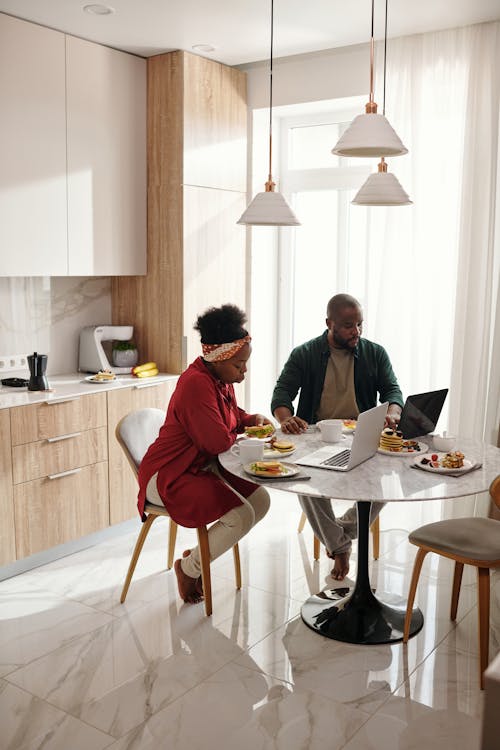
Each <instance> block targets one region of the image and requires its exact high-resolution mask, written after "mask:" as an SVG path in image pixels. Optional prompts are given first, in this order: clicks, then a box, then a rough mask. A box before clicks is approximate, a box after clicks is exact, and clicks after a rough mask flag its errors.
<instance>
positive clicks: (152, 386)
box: [134, 381, 163, 389]
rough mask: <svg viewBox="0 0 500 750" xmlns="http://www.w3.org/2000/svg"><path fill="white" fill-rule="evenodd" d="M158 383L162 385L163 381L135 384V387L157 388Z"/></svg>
mask: <svg viewBox="0 0 500 750" xmlns="http://www.w3.org/2000/svg"><path fill="white" fill-rule="evenodd" d="M162 382H163V381H162ZM157 385H161V383H141V384H140V385H134V388H137V389H140V388H156V386H157Z"/></svg>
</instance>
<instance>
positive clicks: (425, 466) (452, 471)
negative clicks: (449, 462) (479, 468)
mask: <svg viewBox="0 0 500 750" xmlns="http://www.w3.org/2000/svg"><path fill="white" fill-rule="evenodd" d="M433 455H436V456H438V458H439V460H441V458H442V457H443V456H446V453H439V452H438V451H435V452H434V453H425V454H424V455H423V456H418V457H415V459H414V461H413V463H414V464H415V466H417V467H418V468H419V469H423V470H424V471H430V472H432V473H433V474H461V473H462V472H465V471H469V470H470V469H472V467H473V466H474V464H475V461H470V460H469V459H468V458H464V465H463V466H461V467H460V468H459V469H447V468H445V467H444V466H440V467H439V469H435V468H434V467H433V466H431V465H430V464H422V459H423V458H428V459H429V460H430V458H431V456H433Z"/></svg>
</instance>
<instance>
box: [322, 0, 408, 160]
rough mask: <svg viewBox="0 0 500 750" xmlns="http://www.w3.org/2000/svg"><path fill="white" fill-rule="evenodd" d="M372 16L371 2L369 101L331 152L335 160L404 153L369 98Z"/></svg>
mask: <svg viewBox="0 0 500 750" xmlns="http://www.w3.org/2000/svg"><path fill="white" fill-rule="evenodd" d="M374 14H375V0H372V30H371V41H370V99H369V101H368V103H367V104H366V105H365V110H366V114H364V115H358V116H357V117H355V118H354V120H353V121H352V123H351V124H350V125H349V127H348V128H347V130H346V131H345V133H344V134H343V135H342V136H341V137H340V138H339V140H338V141H337V143H336V145H335V146H334V148H333V149H332V154H337V156H400V155H401V154H406V153H408V149H407V148H406V146H404V145H403V143H402V142H401V139H400V138H399V136H398V134H397V133H396V131H395V130H394V129H393V128H392V126H391V124H390V123H389V121H388V120H387V118H386V117H385V114H382V115H379V114H377V104H376V102H375V101H374V98H373V58H374V49H375V44H374V38H373V19H374Z"/></svg>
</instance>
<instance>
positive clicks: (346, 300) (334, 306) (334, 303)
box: [326, 294, 361, 321]
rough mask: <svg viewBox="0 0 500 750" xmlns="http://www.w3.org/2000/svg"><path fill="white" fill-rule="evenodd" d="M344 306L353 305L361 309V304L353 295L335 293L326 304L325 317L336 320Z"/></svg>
mask: <svg viewBox="0 0 500 750" xmlns="http://www.w3.org/2000/svg"><path fill="white" fill-rule="evenodd" d="M346 307H351V308H353V307H354V308H356V309H357V310H361V305H360V304H359V302H358V300H357V299H356V298H355V297H352V296H351V295H350V294H336V295H335V296H334V297H332V298H331V300H329V302H328V305H327V306H326V317H327V318H328V319H329V320H333V321H335V320H338V319H339V317H340V316H341V314H342V312H343V310H345V309H346Z"/></svg>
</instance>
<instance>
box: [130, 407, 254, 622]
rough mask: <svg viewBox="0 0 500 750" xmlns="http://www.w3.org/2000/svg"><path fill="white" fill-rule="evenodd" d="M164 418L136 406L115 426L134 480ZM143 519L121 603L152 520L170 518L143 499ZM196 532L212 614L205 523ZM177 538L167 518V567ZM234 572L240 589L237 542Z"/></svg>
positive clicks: (207, 610) (208, 610)
mask: <svg viewBox="0 0 500 750" xmlns="http://www.w3.org/2000/svg"><path fill="white" fill-rule="evenodd" d="M164 421H165V412H164V411H163V410H162V409H151V408H150V409H138V410H137V411H133V412H130V414H127V415H126V416H125V417H123V418H122V419H121V420H120V422H119V423H118V424H117V426H116V429H115V435H116V439H117V440H118V442H119V443H120V445H121V447H122V448H123V451H124V453H125V455H126V457H127V460H128V462H129V465H130V468H131V469H132V471H133V473H134V476H135V478H136V479H137V475H138V468H139V464H140V463H141V461H142V459H143V457H144V455H145V453H146V451H147V449H148V448H149V446H150V445H151V444H152V443H153V442H154V441H155V440H156V438H157V437H158V433H159V431H160V427H161V426H162V424H163V423H164ZM144 513H145V515H146V519H145V521H144V523H143V525H142V528H141V530H140V532H139V536H138V537H137V542H136V543H135V547H134V551H133V553H132V559H131V560H130V565H129V567H128V571H127V576H126V578H125V583H124V585H123V589H122V593H121V596H120V602H121V603H122V604H123V602H124V601H125V598H126V596H127V592H128V589H129V586H130V582H131V580H132V576H133V574H134V570H135V566H136V565H137V561H138V559H139V555H140V554H141V550H142V547H143V545H144V542H145V541H146V537H147V535H148V533H149V530H150V528H151V526H152V524H153V521H154V520H155V519H156V518H159V517H160V516H164V517H167V518H170V516H169V515H168V512H167V510H166V508H165V507H164V506H159V505H155V504H154V503H150V502H149V501H148V500H147V499H146V505H145V508H144ZM196 531H197V534H198V546H199V550H200V562H201V580H202V585H203V595H204V600H205V613H206V614H207V616H210V615H211V614H212V581H211V576H210V550H209V546H208V532H207V527H206V526H200V527H199V528H197V529H196ZM176 537H177V524H176V522H175V521H173V520H172V519H171V518H170V528H169V535H168V559H167V569H168V570H170V568H171V567H172V565H173V563H174V553H175V540H176ZM233 555H234V571H235V578H236V588H237V589H240V588H241V568H240V552H239V547H238V544H235V545H234V547H233Z"/></svg>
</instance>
